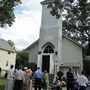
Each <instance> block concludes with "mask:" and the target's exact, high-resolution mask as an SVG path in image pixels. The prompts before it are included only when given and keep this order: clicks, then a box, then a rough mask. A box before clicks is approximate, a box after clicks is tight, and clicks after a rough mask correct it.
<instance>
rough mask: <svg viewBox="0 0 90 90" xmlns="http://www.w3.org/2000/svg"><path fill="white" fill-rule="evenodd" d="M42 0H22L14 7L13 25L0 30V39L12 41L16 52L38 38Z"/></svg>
mask: <svg viewBox="0 0 90 90" xmlns="http://www.w3.org/2000/svg"><path fill="white" fill-rule="evenodd" d="M41 1H43V0H22V4H20V5H18V6H16V7H15V16H16V19H15V23H13V25H12V26H11V27H7V28H0V38H2V39H5V40H12V41H13V42H14V43H15V47H16V49H17V50H22V49H25V48H26V47H28V46H29V45H31V44H32V43H33V42H35V41H36V40H37V39H38V38H39V31H40V25H41V10H42V6H41V4H40V2H41Z"/></svg>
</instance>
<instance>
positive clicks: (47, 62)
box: [27, 0, 83, 73]
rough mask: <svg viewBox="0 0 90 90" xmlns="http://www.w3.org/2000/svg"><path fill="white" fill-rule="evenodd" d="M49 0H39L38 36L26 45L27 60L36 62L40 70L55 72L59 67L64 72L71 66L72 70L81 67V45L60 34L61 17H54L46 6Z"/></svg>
mask: <svg viewBox="0 0 90 90" xmlns="http://www.w3.org/2000/svg"><path fill="white" fill-rule="evenodd" d="M48 1H49V0H46V1H44V2H41V4H42V21H41V27H40V37H39V39H38V40H37V41H35V42H34V43H33V44H32V45H30V46H29V47H27V50H28V51H29V61H30V62H33V63H37V66H38V67H40V68H41V69H42V71H44V70H47V71H48V72H49V73H56V72H57V71H58V70H59V69H61V70H62V71H63V72H64V73H66V71H67V70H68V67H69V66H71V67H73V68H74V70H78V71H81V70H82V69H83V58H82V46H80V45H79V44H78V43H76V42H74V41H73V40H71V39H70V38H68V37H67V36H65V35H63V34H62V17H60V18H59V19H56V18H55V17H54V16H52V15H51V14H50V9H49V8H47V3H48Z"/></svg>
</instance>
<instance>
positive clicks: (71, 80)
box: [66, 67, 74, 90]
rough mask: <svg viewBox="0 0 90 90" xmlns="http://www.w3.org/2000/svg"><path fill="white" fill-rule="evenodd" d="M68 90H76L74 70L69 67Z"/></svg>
mask: <svg viewBox="0 0 90 90" xmlns="http://www.w3.org/2000/svg"><path fill="white" fill-rule="evenodd" d="M66 76H67V90H74V74H73V72H72V68H71V67H69V71H68V72H67V75H66Z"/></svg>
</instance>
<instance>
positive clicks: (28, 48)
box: [26, 34, 84, 50]
mask: <svg viewBox="0 0 90 90" xmlns="http://www.w3.org/2000/svg"><path fill="white" fill-rule="evenodd" d="M62 36H63V37H65V38H66V39H68V40H70V41H71V42H73V43H74V44H76V45H78V46H79V47H81V48H84V47H83V46H82V45H80V44H79V43H78V42H75V41H74V40H73V39H71V38H69V37H68V36H66V35H64V34H63V35H62ZM37 43H39V39H38V40H36V41H35V42H34V43H32V44H31V45H29V46H28V47H27V48H26V50H30V49H31V48H32V47H33V46H34V45H36V44H37Z"/></svg>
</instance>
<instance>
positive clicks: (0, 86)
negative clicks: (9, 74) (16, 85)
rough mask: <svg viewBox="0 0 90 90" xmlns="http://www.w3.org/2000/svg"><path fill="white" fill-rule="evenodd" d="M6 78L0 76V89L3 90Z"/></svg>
mask: <svg viewBox="0 0 90 90" xmlns="http://www.w3.org/2000/svg"><path fill="white" fill-rule="evenodd" d="M5 82H6V79H5V78H4V77H0V90H4V86H5Z"/></svg>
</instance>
